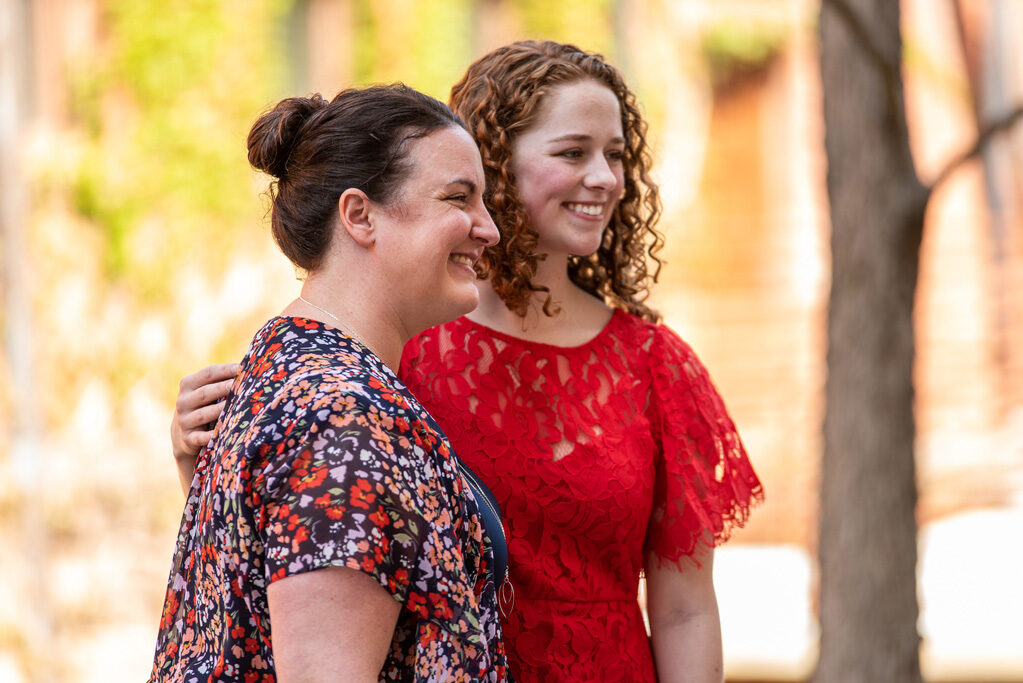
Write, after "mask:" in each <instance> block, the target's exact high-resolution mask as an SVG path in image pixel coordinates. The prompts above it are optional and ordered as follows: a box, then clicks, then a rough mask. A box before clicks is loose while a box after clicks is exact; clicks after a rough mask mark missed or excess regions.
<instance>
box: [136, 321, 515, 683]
mask: <svg viewBox="0 0 1023 683" xmlns="http://www.w3.org/2000/svg"><path fill="white" fill-rule="evenodd" d="M492 565H493V550H492V547H491V545H490V540H489V538H487V536H486V534H485V533H484V530H483V524H482V520H481V518H480V515H479V508H478V506H477V503H476V500H475V499H474V498H473V497H472V495H471V493H469V492H468V488H467V487H465V486H464V484H463V482H462V478H461V475H460V474H459V473H458V470H457V467H456V463H455V462H454V459H453V458H452V456H451V451H450V449H449V448H448V445H447V440H446V437H445V436H444V435H443V434H442V433H441V432H440V428H439V427H438V425H437V423H436V422H435V421H434V420H433V418H431V417H430V415H429V414H428V413H427V412H426V411H425V409H424V408H423V407H422V405H421V404H420V403H419V402H418V401H417V400H416V398H415V397H414V396H413V395H412V394H411V393H410V392H409V391H408V390H407V389H406V388H405V386H404V385H403V384H402V383H401V382H400V381H399V380H398V378H397V377H396V376H395V375H394V374H393V373H392V372H391V371H390V370H389V369H388V368H387V367H386V366H385V365H384V364H383V363H382V362H381V361H380V360H379V359H377V358H376V357H375V356H372V355H370V354H366V353H365V352H364V351H363V350H362V347H361V346H359V345H357V344H354V343H352V342H351V341H350V340H349V339H348V338H347V337H345V336H343V335H342V334H341V333H340V332H339V331H337V330H335V329H333V328H330V327H326V326H324V325H322V324H321V323H318V322H316V321H312V320H306V319H301V318H283V317H281V318H275V319H273V320H271V321H270V322H269V323H267V325H265V326H264V327H263V329H262V330H260V331H259V332H258V333H257V335H256V337H255V339H254V340H253V342H252V346H251V348H250V350H249V353H248V354H246V357H245V359H244V360H243V362H242V372H241V374H240V375H239V377H238V380H237V381H236V383H235V386H234V388H233V389H232V392H231V394H230V395H229V396H228V399H227V403H226V405H225V410H224V413H223V415H222V416H221V418H220V421H219V423H218V426H217V430H216V433H215V436H214V438H213V440H212V441H211V442H210V444H209V445H208V446H207V447H206V448H205V449H204V450H203V451H202V452H201V453H200V455H199V459H198V462H197V465H196V476H195V478H194V480H193V484H192V489H191V490H190V491H189V494H188V500H187V502H186V505H185V512H184V515H183V516H182V521H181V528H180V530H179V534H178V542H177V547H176V550H175V556H174V561H173V566H172V568H171V574H170V579H169V581H168V589H167V596H166V599H165V601H164V609H163V614H162V617H161V619H160V633H159V636H158V640H157V647H156V655H155V658H154V663H153V671H152V675H151V677H150V681H173V682H175V683H177V682H180V683H199V682H200V681H203V682H205V681H238V682H239V683H241V682H244V683H254V682H256V681H258V682H259V683H273V681H275V680H276V674H275V673H274V664H273V651H272V649H271V641H270V631H271V625H270V615H269V610H268V608H267V602H266V586H267V585H268V584H269V583H272V582H273V581H277V580H279V579H282V578H284V577H286V576H291V575H293V574H297V573H301V572H306V571H312V570H316V569H320V568H325V567H330V566H343V567H350V568H352V569H355V570H358V571H362V572H365V573H366V574H368V575H370V576H372V577H373V578H375V579H376V580H377V581H378V582H379V583H380V585H381V586H383V587H384V588H385V589H386V590H388V591H389V592H390V593H391V594H392V595H393V596H394V598H395V600H398V601H399V602H401V603H402V605H403V609H402V610H401V613H400V616H399V618H398V623H397V625H396V628H395V632H394V639H393V641H392V643H391V648H390V652H389V654H388V657H387V660H386V662H385V664H384V668H383V669H382V670H381V672H380V677H379V678H380V680H381V681H420V682H424V683H425V681H433V680H440V679H443V680H472V681H488V682H491V683H500V682H502V681H505V680H508V677H507V673H506V665H505V653H504V646H503V643H502V638H501V627H500V624H499V622H498V610H497V597H496V591H495V589H494V583H493V580H492V579H490V578H489V577H490V574H491V572H490V570H489V568H490V567H491V566H492Z"/></svg>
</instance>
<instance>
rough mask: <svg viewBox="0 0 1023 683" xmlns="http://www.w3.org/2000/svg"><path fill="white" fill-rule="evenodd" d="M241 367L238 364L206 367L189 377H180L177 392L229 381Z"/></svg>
mask: <svg viewBox="0 0 1023 683" xmlns="http://www.w3.org/2000/svg"><path fill="white" fill-rule="evenodd" d="M241 367H242V366H241V365H240V364H239V363H221V364H219V365H208V366H206V367H205V368H203V369H202V370H197V371H196V372H193V373H192V374H190V375H185V376H184V377H182V378H181V382H180V383H179V384H178V391H179V392H181V393H184V392H186V391H191V390H192V389H195V388H197V387H201V386H202V385H204V384H210V383H211V382H219V381H221V380H225V379H231V378H233V377H234V376H235V375H237V374H238V372H239V371H240V370H241Z"/></svg>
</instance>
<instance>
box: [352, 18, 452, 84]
mask: <svg viewBox="0 0 1023 683" xmlns="http://www.w3.org/2000/svg"><path fill="white" fill-rule="evenodd" d="M352 4H353V6H354V7H353V21H354V24H355V35H356V36H357V40H356V44H355V46H354V50H355V81H356V82H357V83H359V84H363V85H365V84H369V83H389V82H392V81H403V82H405V83H408V84H409V85H411V86H413V87H415V88H417V89H419V90H422V91H423V92H425V93H427V94H429V95H432V96H434V97H436V98H438V99H440V100H442V101H447V98H448V94H449V93H450V91H451V86H452V85H454V83H455V81H457V80H458V79H459V78H460V77H461V75H462V73H463V72H464V71H465V67H466V66H467V65H468V63H469V61H470V58H471V53H470V46H471V43H472V41H471V36H470V32H471V28H472V26H471V18H472V14H471V4H472V3H471V1H470V0H418V1H417V2H410V1H409V0H353V3H352Z"/></svg>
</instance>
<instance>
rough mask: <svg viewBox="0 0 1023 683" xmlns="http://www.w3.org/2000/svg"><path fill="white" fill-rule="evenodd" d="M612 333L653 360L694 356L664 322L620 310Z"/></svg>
mask: <svg viewBox="0 0 1023 683" xmlns="http://www.w3.org/2000/svg"><path fill="white" fill-rule="evenodd" d="M615 322H616V324H615V326H614V328H613V330H612V334H613V335H614V336H615V338H616V339H618V340H619V341H620V342H621V343H623V344H625V345H627V346H628V347H629V348H630V349H632V350H634V352H635V353H638V354H641V355H643V356H648V357H650V359H651V360H652V361H675V362H678V361H680V360H685V359H688V358H690V357H695V355H696V354H695V353H694V352H693V349H692V347H690V346H689V344H688V343H686V341H685V340H684V339H682V337H681V336H680V335H679V334H678V333H677V332H675V330H673V329H672V328H671V327H669V326H668V325H667V324H665V323H664V322H653V321H650V320H646V319H645V318H642V317H640V316H638V315H635V314H634V313H629V312H628V311H625V310H622V309H618V310H617V311H616V312H615Z"/></svg>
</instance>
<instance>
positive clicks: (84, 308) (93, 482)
mask: <svg viewBox="0 0 1023 683" xmlns="http://www.w3.org/2000/svg"><path fill="white" fill-rule="evenodd" d="M902 5H903V34H904V41H905V45H904V65H905V72H904V78H905V81H906V88H907V110H908V111H907V113H908V117H909V122H910V130H911V136H912V140H913V145H914V149H913V152H914V155H915V157H916V160H917V164H918V170H919V173H920V174H921V176H922V177H923V178H924V179H929V178H932V177H933V176H934V175H935V174H936V173H937V172H938V170H939V169H940V168H941V167H942V166H943V165H944V164H945V163H946V162H947V160H949V159H950V158H952V157H953V156H954V155H955V154H957V153H958V152H960V151H962V150H964V149H965V148H966V147H968V146H969V145H970V144H971V141H972V140H973V138H974V137H975V135H976V130H977V121H978V120H979V119H982V118H983V117H984V115H985V114H987V113H990V112H984V111H978V107H977V106H975V102H977V101H978V100H977V98H976V97H975V96H974V95H975V93H977V92H981V91H982V92H984V93H985V98H984V102H985V103H986V104H985V106H987V107H993V108H994V109H995V110H999V108H1001V109H1005V108H1007V107H1008V106H1010V105H1011V104H1012V103H1019V102H1021V101H1023V49H1021V47H1020V41H1019V40H1018V35H1019V33H1020V29H1023V2H1018V1H1016V0H960V1H959V2H955V1H953V0H902ZM817 11H818V5H817V3H816V2H813V1H812V0H675V1H671V0H589V1H586V0H569V1H565V2H549V1H548V0H417V1H413V0H290V1H289V0H222V1H215V0H187V1H186V0H175V1H173V2H166V1H164V0H36V1H35V2H28V1H26V0H0V88H2V92H0V160H2V167H0V219H2V227H3V234H2V242H0V250H2V252H3V259H4V260H3V269H4V270H3V275H4V277H3V295H4V299H3V304H2V307H0V323H2V326H3V328H4V332H5V337H4V347H3V348H4V360H5V362H4V363H3V364H2V365H0V410H2V422H0V681H4V682H8V681H9V682H11V683H14V682H17V681H65V680H66V681H96V682H97V683H98V682H100V681H102V682H108V681H120V680H124V681H139V680H143V679H144V678H145V677H146V676H147V675H148V672H149V667H150V663H151V658H152V652H153V648H154V645H155V637H156V630H157V622H158V620H159V609H160V605H161V599H162V596H163V592H164V587H165V582H166V577H167V572H168V569H169V567H170V559H171V549H172V545H173V540H174V536H175V532H176V530H177V525H178V520H179V515H180V513H181V508H182V503H183V498H182V495H181V492H180V490H179V487H178V484H177V479H176V475H175V470H174V465H173V462H172V459H171V455H170V448H169V440H168V424H169V420H170V415H171V412H172V403H173V399H174V396H175V394H176V390H177V381H178V379H179V378H180V377H181V376H182V375H184V374H186V373H188V372H191V371H193V370H195V369H198V368H199V367H201V366H203V365H206V364H208V363H211V362H227V361H232V360H237V359H238V358H240V356H241V354H242V353H243V351H244V349H245V348H246V347H247V344H248V341H249V339H250V338H251V335H252V334H253V332H254V331H255V330H256V329H257V328H258V327H259V326H260V325H261V324H262V322H263V321H264V320H265V319H266V318H268V317H270V316H272V315H274V314H275V313H276V312H278V311H279V310H280V309H281V308H282V307H283V306H284V305H285V304H286V303H287V302H288V301H289V300H291V299H292V298H293V297H294V296H295V294H296V293H297V291H298V283H297V282H296V280H295V274H294V273H293V272H292V269H291V268H290V267H289V265H288V264H287V262H286V261H285V259H284V258H283V257H282V256H281V255H280V254H279V253H277V252H276V251H275V249H274V247H273V246H272V244H271V240H270V237H269V232H268V229H267V223H266V220H265V218H266V217H265V212H266V204H265V201H264V200H262V199H261V198H260V196H259V193H260V192H261V191H262V190H263V189H264V187H265V182H266V179H265V178H264V177H261V176H259V175H258V174H256V173H255V172H253V171H251V170H250V169H249V167H248V165H247V163H246V159H245V136H246V133H247V131H248V127H249V126H250V125H251V123H252V121H253V120H254V119H255V117H256V116H257V115H258V114H259V112H260V111H261V110H263V109H264V108H265V107H267V105H269V104H271V103H273V102H275V101H276V100H277V99H279V98H281V97H284V96H287V95H292V94H304V93H308V92H311V91H320V92H323V93H325V94H333V93H334V92H336V91H337V90H339V89H340V88H342V87H345V86H348V85H352V84H365V83H370V82H378V81H393V80H403V81H406V82H407V83H409V84H410V85H412V86H414V87H417V88H419V89H421V90H424V91H426V92H428V93H430V94H432V95H434V96H436V97H439V98H441V99H447V94H448V91H449V88H450V86H451V85H452V84H453V83H454V82H455V81H456V80H458V78H459V77H460V76H461V73H462V72H463V70H464V69H465V67H466V65H467V64H468V63H469V62H470V61H471V60H472V59H474V58H475V57H476V56H479V55H480V54H482V53H483V52H485V51H487V50H489V49H491V48H493V47H496V46H498V45H501V44H503V43H506V42H509V41H512V40H516V39H520V38H553V39H556V40H562V41H569V42H573V43H576V44H578V45H580V46H582V47H584V48H587V49H590V50H595V51H599V52H602V53H604V54H605V55H606V56H607V57H608V58H609V59H610V60H611V61H612V62H613V63H615V64H617V65H618V66H619V67H620V68H621V69H622V70H623V71H624V72H625V74H626V77H627V80H628V82H629V83H630V85H631V86H632V88H633V89H634V90H635V91H636V92H637V94H638V95H639V98H640V100H641V103H642V105H643V107H644V110H645V112H646V115H647V117H648V120H649V122H650V125H651V129H652V137H653V142H654V146H655V148H656V151H657V168H656V176H657V178H658V179H659V181H660V182H661V187H662V194H663V197H664V203H665V209H666V213H665V217H664V219H663V221H662V223H661V229H662V230H663V232H665V233H666V235H667V242H668V246H667V249H666V251H665V252H664V256H665V259H666V261H667V265H666V266H665V268H664V270H663V272H662V278H661V283H660V286H659V288H658V290H657V292H656V295H655V301H656V305H657V306H658V307H659V308H660V309H661V310H662V311H663V313H664V314H665V318H666V320H667V322H668V323H669V324H670V325H672V326H673V327H674V328H675V329H676V330H677V331H679V332H680V333H681V334H682V336H683V337H685V338H687V339H688V341H689V342H690V343H691V344H692V345H693V346H694V348H695V349H696V350H697V351H698V353H699V354H700V355H701V356H702V358H703V360H704V361H705V363H706V364H707V365H708V367H709V368H710V370H711V373H712V374H713V376H714V377H715V380H716V382H717V384H718V386H719V387H720V389H721V391H722V393H723V394H724V396H725V398H726V401H727V403H728V405H729V407H730V409H731V411H732V414H733V417H734V418H735V420H736V422H737V424H738V425H739V428H740V431H741V433H742V435H743V437H744V440H745V442H746V445H747V447H748V450H749V452H750V454H751V455H752V458H753V461H754V463H755V465H756V467H757V469H758V471H759V473H760V475H761V478H762V479H763V481H764V484H765V488H766V490H767V502H766V503H765V504H764V505H762V506H761V507H760V508H759V509H757V510H756V511H755V513H754V515H753V518H752V520H751V522H750V524H749V525H748V527H747V528H746V529H745V530H744V531H743V532H742V533H740V534H739V535H738V537H737V538H736V539H735V540H734V541H733V542H731V543H730V544H729V545H728V546H726V547H725V548H723V549H722V550H720V551H719V553H718V559H717V561H716V567H715V569H716V574H717V583H718V594H719V599H720V604H721V612H722V621H723V630H724V638H725V660H726V673H727V674H728V676H729V678H730V679H732V680H737V681H738V680H743V681H772V680H779V681H799V680H805V678H806V677H807V676H808V675H809V673H810V672H811V671H812V669H813V666H814V663H815V660H816V637H817V630H816V629H817V627H816V620H815V616H814V610H815V601H814V597H813V596H814V592H815V588H814V586H815V562H814V558H815V535H816V509H817V493H816V481H817V473H818V461H819V457H820V451H821V436H820V423H821V420H822V416H823V406H822V400H821V399H822V395H823V382H824V367H825V366H824V353H825V341H826V340H825V337H824V314H825V306H826V302H827V291H828V283H829V273H828V263H829V254H828V230H829V227H828V216H827V202H826V197H825V193H824V173H825V159H824V152H823V135H824V131H823V122H822V116H821V106H820V84H819V74H818V68H817V61H816V60H817V57H816V41H817V34H816V19H817ZM1018 128H1020V130H1016V131H1015V132H1014V133H1013V134H1010V135H1006V136H1003V137H1001V138H999V139H998V140H997V141H996V143H995V144H993V145H992V146H990V147H989V148H988V151H987V153H985V154H984V155H983V156H982V157H981V158H980V159H979V160H978V161H977V162H975V163H972V164H970V165H968V166H965V167H964V168H963V169H962V170H961V171H960V172H958V173H957V175H956V176H955V177H954V178H952V180H951V181H949V182H948V183H947V184H946V185H943V186H942V188H941V190H940V193H939V195H938V196H936V197H935V199H934V201H933V202H932V203H931V206H930V210H929V214H928V217H927V231H926V236H925V239H924V245H923V255H922V269H921V283H920V290H919V296H918V305H917V316H916V322H917V331H918V332H917V333H918V341H919V355H918V363H917V368H916V381H917V416H918V425H919V435H918V482H919V486H920V490H921V499H920V506H919V509H918V520H919V523H920V526H921V535H920V552H921V563H920V570H919V571H920V582H919V592H920V593H919V595H920V602H921V610H922V611H921V618H920V631H921V634H922V636H923V646H922V657H923V667H924V674H925V677H927V678H928V679H929V680H933V681H1010V680H1014V681H1023V587H1021V586H1023V582H1021V580H1020V576H1021V572H1023V542H1021V538H1023V533H1021V531H1020V529H1023V125H1021V126H1019V127H1018Z"/></svg>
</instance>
